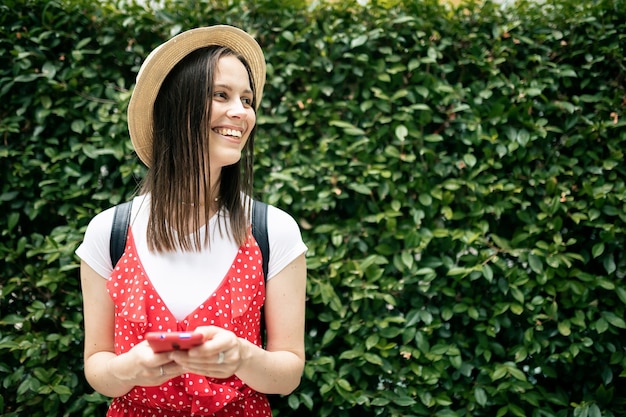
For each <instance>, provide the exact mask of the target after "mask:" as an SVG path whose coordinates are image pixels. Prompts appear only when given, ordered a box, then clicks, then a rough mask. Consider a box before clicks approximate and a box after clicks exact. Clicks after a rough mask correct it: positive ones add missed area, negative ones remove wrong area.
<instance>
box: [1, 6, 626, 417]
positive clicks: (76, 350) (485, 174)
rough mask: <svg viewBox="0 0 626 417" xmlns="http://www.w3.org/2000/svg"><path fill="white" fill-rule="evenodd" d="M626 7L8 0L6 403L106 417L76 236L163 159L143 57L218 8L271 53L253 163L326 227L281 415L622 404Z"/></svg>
mask: <svg viewBox="0 0 626 417" xmlns="http://www.w3.org/2000/svg"><path fill="white" fill-rule="evenodd" d="M625 22H626V8H625V7H624V4H623V2H620V1H617V0H614V1H609V0H598V1H596V2H593V3H592V2H572V1H566V0H557V1H555V2H552V4H541V5H538V4H534V3H520V4H518V5H517V6H516V7H515V8H502V7H499V6H497V5H493V4H491V3H485V4H482V5H477V4H462V5H460V6H458V7H450V6H446V5H442V4H439V3H437V2H435V1H432V0H425V1H422V2H412V1H407V2H399V1H395V2H390V1H385V2H382V1H381V2H372V4H370V5H369V6H368V7H362V6H359V5H358V4H356V3H353V2H334V3H330V4H326V3H322V4H321V5H317V6H316V7H312V6H307V5H306V4H304V3H303V2H301V1H297V0H292V1H289V2H277V1H272V0H263V1H256V2H244V3H243V4H239V2H234V1H228V2H226V1H219V2H218V1H211V2H206V3H204V4H200V3H199V2H189V1H182V0H181V1H177V2H169V3H167V5H165V6H164V7H163V8H161V9H159V10H157V11H154V10H149V9H144V8H143V7H140V6H138V5H135V4H126V3H125V2H120V3H119V4H114V3H106V4H105V3H102V2H101V3H98V4H93V2H87V1H83V0H81V1H78V0H76V1H66V2H61V1H52V2H41V1H35V0H25V1H15V0H8V1H6V2H5V4H4V5H2V6H0V28H1V32H0V48H1V49H0V50H1V51H2V53H1V54H0V62H2V65H1V66H0V97H1V98H2V100H1V102H0V134H1V135H2V143H1V144H0V170H1V171H2V178H3V181H2V184H1V186H0V187H1V189H0V207H1V208H2V211H3V212H4V213H6V214H5V216H3V217H2V218H1V219H0V230H1V234H2V237H3V238H2V241H0V255H1V257H0V259H2V261H0V262H2V264H1V271H2V281H1V283H0V291H1V294H2V301H1V304H0V325H1V327H0V374H1V376H2V381H3V382H2V391H1V392H0V415H3V416H18V415H19V416H21V415H25V414H27V413H28V414H30V415H32V416H33V417H37V416H51V415H59V416H61V415H65V416H74V415H76V416H78V415H83V416H91V415H96V414H103V413H104V410H105V409H106V405H105V401H106V399H105V398H103V397H101V396H100V395H98V394H94V393H93V390H92V389H91V388H90V387H89V386H88V385H87V384H86V382H85V380H84V377H83V374H82V344H81V341H82V314H81V300H80V289H79V284H78V283H79V280H78V270H77V267H78V261H77V259H76V257H75V256H74V254H73V251H74V249H75V248H76V246H77V245H78V244H79V242H80V241H81V239H82V233H83V232H84V229H85V227H86V224H87V222H88V221H89V219H90V218H91V217H92V216H93V215H94V214H95V213H96V212H98V211H99V210H102V209H103V208H106V207H109V206H110V205H112V204H116V203H118V202H120V201H122V200H125V199H127V198H128V197H129V196H130V195H132V193H133V192H134V191H135V188H136V183H137V181H138V179H139V178H140V177H141V176H142V175H143V173H144V168H143V167H142V166H141V165H140V163H139V162H138V161H137V159H136V158H135V156H134V155H133V154H132V148H131V146H130V143H129V140H128V135H127V130H126V114H125V112H126V104H127V101H128V98H129V91H130V89H131V88H132V85H133V83H134V74H135V73H136V71H137V69H138V67H139V65H140V64H141V62H142V59H143V58H144V57H145V56H146V54H147V53H148V52H149V51H150V50H151V49H152V48H153V47H154V46H156V45H157V44H158V43H160V42H161V41H162V40H164V39H167V38H168V37H170V36H171V35H173V34H175V33H178V32H179V31H181V30H183V29H186V28H189V27H193V26H199V25H210V24H215V23H228V24H233V25H236V26H240V27H243V28H246V29H247V30H249V31H250V32H252V33H254V34H255V35H256V36H257V38H258V39H259V41H260V43H261V44H262V46H263V47H264V49H265V51H266V55H267V61H268V85H267V87H266V91H265V96H264V102H263V103H262V108H261V112H260V115H259V123H260V126H259V133H258V141H257V144H258V145H257V176H256V181H257V185H258V190H259V191H260V196H261V197H262V198H263V199H264V200H266V201H268V202H270V203H273V204H276V205H278V206H280V207H283V208H285V209H286V210H288V211H289V212H291V213H292V214H293V215H294V216H295V217H296V218H297V219H298V220H299V222H300V224H301V227H302V230H303V234H304V237H305V241H306V242H307V245H308V246H309V253H308V263H309V270H310V273H309V286H308V294H309V302H308V309H307V354H308V361H307V366H306V369H305V374H304V377H303V382H302V384H301V386H300V388H299V389H298V390H297V391H296V392H294V393H293V394H292V395H290V396H289V397H288V398H282V399H280V398H277V399H276V401H275V402H274V407H275V414H276V415H299V416H301V415H315V416H330V415H332V416H361V415H377V416H415V415H437V416H504V415H515V416H568V415H574V416H600V415H604V416H619V415H624V414H625V413H626V400H625V399H624V396H623V393H624V392H625V390H626V384H625V383H624V377H625V376H626V372H625V371H624V369H625V367H626V358H625V348H626V344H625V342H624V336H625V329H626V322H625V321H624V316H625V314H624V309H625V305H626V284H625V283H624V276H625V275H626V257H624V255H623V251H624V246H625V245H624V244H625V241H624V232H625V230H624V228H625V224H626V185H625V179H626V168H624V148H625V147H626V129H624V125H625V122H624V107H625V103H626V90H625V80H626V71H625V65H624V63H625V62H626V61H625V60H624V50H626V38H625V36H624V33H626V23H625Z"/></svg>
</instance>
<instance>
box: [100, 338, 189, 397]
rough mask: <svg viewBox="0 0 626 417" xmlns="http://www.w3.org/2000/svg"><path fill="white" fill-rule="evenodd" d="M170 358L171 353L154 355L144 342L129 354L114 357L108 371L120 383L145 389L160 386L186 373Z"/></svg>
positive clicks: (108, 364) (108, 365) (109, 363)
mask: <svg viewBox="0 0 626 417" xmlns="http://www.w3.org/2000/svg"><path fill="white" fill-rule="evenodd" d="M169 356H170V353H169V352H163V353H154V351H153V350H152V348H151V347H150V345H149V344H148V342H147V341H143V342H141V343H139V344H137V345H135V346H134V347H133V348H132V349H131V350H129V351H128V352H126V353H123V354H121V355H118V356H114V357H112V358H111V359H110V360H109V361H108V363H107V370H108V371H109V372H110V373H111V374H112V375H113V376H114V377H115V378H117V379H119V380H120V381H124V382H130V383H132V384H133V385H137V386H144V387H151V386H158V385H161V384H163V383H164V382H166V381H167V380H169V379H171V378H174V377H176V376H179V375H182V374H184V373H185V372H184V371H183V368H182V367H181V366H180V365H178V364H177V363H176V362H173V361H172V360H171V359H170V358H169Z"/></svg>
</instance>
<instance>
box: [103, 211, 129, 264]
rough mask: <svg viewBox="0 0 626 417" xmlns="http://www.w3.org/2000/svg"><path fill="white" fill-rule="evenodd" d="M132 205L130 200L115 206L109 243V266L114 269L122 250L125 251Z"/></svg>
mask: <svg viewBox="0 0 626 417" xmlns="http://www.w3.org/2000/svg"><path fill="white" fill-rule="evenodd" d="M132 205H133V201H132V200H131V201H127V202H126V203H122V204H119V205H117V206H115V211H114V213H113V226H112V228H111V243H110V244H109V252H110V255H111V264H112V265H113V267H115V265H116V264H117V262H118V261H119V260H120V258H121V257H122V254H123V253H124V249H126V236H127V235H128V225H129V224H130V211H131V208H132Z"/></svg>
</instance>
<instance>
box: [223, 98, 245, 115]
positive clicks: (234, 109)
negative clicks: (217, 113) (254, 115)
mask: <svg viewBox="0 0 626 417" xmlns="http://www.w3.org/2000/svg"><path fill="white" fill-rule="evenodd" d="M227 114H228V116H230V117H237V118H245V117H246V115H247V114H248V113H247V112H246V108H245V106H244V104H243V103H242V102H241V100H239V99H237V100H232V101H231V104H230V105H229V107H228V112H227Z"/></svg>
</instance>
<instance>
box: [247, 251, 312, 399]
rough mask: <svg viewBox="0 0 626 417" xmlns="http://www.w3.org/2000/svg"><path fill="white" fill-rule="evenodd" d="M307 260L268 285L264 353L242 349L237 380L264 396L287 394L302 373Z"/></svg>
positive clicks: (301, 258)
mask: <svg viewBox="0 0 626 417" xmlns="http://www.w3.org/2000/svg"><path fill="white" fill-rule="evenodd" d="M305 300H306V260H305V255H304V254H302V255H300V256H299V257H298V258H296V259H295V260H294V261H293V262H291V263H290V264H289V265H287V267H285V268H284V269H283V270H282V271H281V272H279V273H278V274H277V275H276V276H274V277H273V278H272V279H271V280H269V281H268V282H267V288H266V299H265V323H266V328H267V346H266V350H263V349H260V348H256V346H252V347H249V348H248V349H244V355H243V361H242V366H241V367H240V368H239V370H238V371H237V376H238V377H239V378H241V379H242V380H243V381H245V382H246V383H247V384H248V385H249V386H250V387H252V388H253V389H255V390H257V391H260V392H264V393H267V394H289V393H290V392H292V391H293V390H294V389H296V388H297V387H298V385H299V384H300V379H301V377H302V371H303V370H304V361H305V352H304V314H305Z"/></svg>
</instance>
